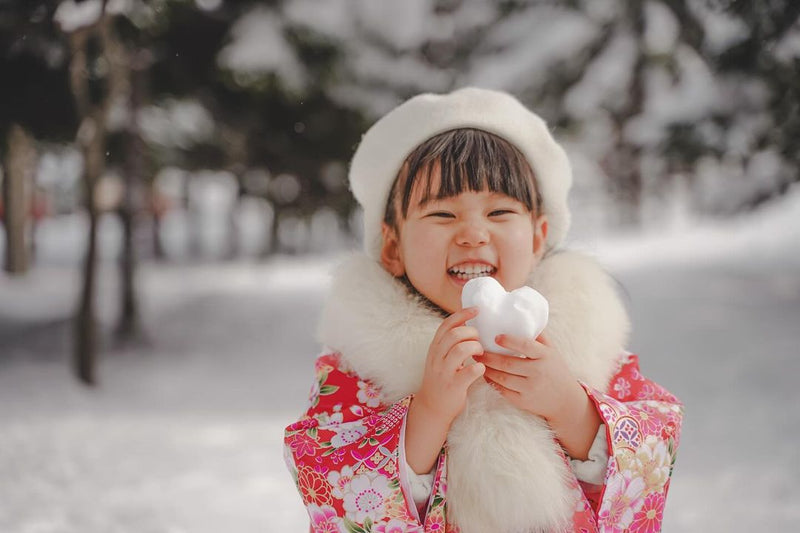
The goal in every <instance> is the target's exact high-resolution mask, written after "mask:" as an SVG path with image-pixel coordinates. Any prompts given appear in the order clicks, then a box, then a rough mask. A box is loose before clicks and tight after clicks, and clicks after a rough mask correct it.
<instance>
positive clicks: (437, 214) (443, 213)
mask: <svg viewBox="0 0 800 533" xmlns="http://www.w3.org/2000/svg"><path fill="white" fill-rule="evenodd" d="M425 216H426V217H436V218H456V216H455V215H454V214H453V213H448V212H447V211H434V212H433V213H428V214H427V215H425Z"/></svg>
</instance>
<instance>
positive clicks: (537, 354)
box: [494, 334, 544, 359]
mask: <svg viewBox="0 0 800 533" xmlns="http://www.w3.org/2000/svg"><path fill="white" fill-rule="evenodd" d="M494 341H495V342H496V343H497V344H498V345H499V346H502V347H503V348H506V349H508V350H511V351H512V352H515V353H519V354H522V355H524V356H525V357H528V358H530V359H540V358H541V357H542V356H543V355H544V353H543V352H542V348H541V347H542V345H541V344H540V343H539V342H537V341H536V339H528V338H525V337H519V336H517V335H506V334H503V335H498V336H497V337H495V339H494Z"/></svg>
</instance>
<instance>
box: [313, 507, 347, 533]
mask: <svg viewBox="0 0 800 533" xmlns="http://www.w3.org/2000/svg"><path fill="white" fill-rule="evenodd" d="M308 516H309V517H310V518H311V530H312V531H314V533H346V532H347V530H346V529H345V527H344V521H343V520H342V519H341V518H340V517H339V516H338V514H337V513H336V509H334V508H333V507H331V506H330V505H325V506H322V507H319V506H318V505H314V504H310V505H309V506H308Z"/></svg>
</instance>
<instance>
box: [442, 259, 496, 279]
mask: <svg viewBox="0 0 800 533" xmlns="http://www.w3.org/2000/svg"><path fill="white" fill-rule="evenodd" d="M495 272H497V269H496V268H495V267H493V266H492V265H487V264H485V263H475V264H463V265H456V266H454V267H450V268H448V269H447V273H448V274H450V275H451V276H453V277H454V278H456V279H458V280H461V281H469V280H471V279H475V278H482V277H485V276H491V275H493V274H494V273H495Z"/></svg>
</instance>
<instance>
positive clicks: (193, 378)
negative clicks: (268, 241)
mask: <svg viewBox="0 0 800 533" xmlns="http://www.w3.org/2000/svg"><path fill="white" fill-rule="evenodd" d="M798 220H800V191H798V189H797V188H795V190H793V191H792V192H791V193H790V194H789V195H788V196H787V197H785V198H783V199H781V200H779V201H778V202H776V203H774V204H773V205H771V206H768V207H767V208H765V209H763V210H761V211H760V212H757V213H755V214H751V215H748V216H742V217H740V218H738V219H736V220H734V221H732V222H729V223H727V224H721V223H712V222H702V223H696V224H693V225H687V226H685V227H684V229H683V230H682V231H678V230H673V231H670V232H666V233H664V234H661V235H649V236H647V235H646V236H641V235H639V236H627V237H619V238H615V239H613V240H604V241H591V242H590V241H586V240H584V241H583V242H581V241H580V240H576V241H575V244H576V245H578V246H580V247H582V248H584V249H586V250H588V251H589V252H591V253H593V254H595V255H597V256H598V258H599V259H600V260H601V261H602V262H604V263H605V264H606V265H608V266H609V268H610V269H611V270H612V272H613V273H614V275H615V276H616V277H617V279H618V280H619V281H620V283H621V286H622V288H623V290H624V294H625V297H626V299H627V302H628V305H629V308H630V310H631V314H632V319H633V324H634V334H633V338H632V341H631V347H632V349H633V350H634V351H637V352H638V353H640V354H641V356H642V365H643V370H644V372H645V373H646V374H648V375H649V376H651V377H653V378H654V379H656V380H657V381H659V382H661V383H662V384H664V385H665V386H666V387H667V388H669V389H670V390H672V391H673V392H675V393H676V394H677V395H678V396H679V397H680V398H681V399H682V400H683V401H684V402H685V404H686V421H685V426H684V431H683V440H682V446H681V449H680V450H679V456H678V462H677V465H676V469H675V474H674V479H673V485H672V490H671V492H670V497H669V502H668V504H667V509H666V515H665V516H666V518H665V527H664V531H665V532H667V533H671V532H694V531H707V532H715V531H720V532H721V531H726V532H746V531H747V532H749V531H754V530H768V531H788V530H791V529H792V528H793V526H794V524H796V523H797V521H798V520H800V507H798V506H797V504H796V501H797V500H798V498H800V490H798V488H797V483H796V478H797V477H798V474H800V472H798V471H797V466H796V465H797V459H798V456H797V443H798V441H800V429H799V428H800V414H798V411H797V409H795V408H794V406H796V405H798V400H800V398H799V397H798V393H797V390H796V387H795V383H794V381H795V378H796V376H797V375H798V373H800V362H798V358H797V355H798V348H797V346H798V340H800V334H799V333H798V332H797V323H798V317H800V236H799V235H798V229H797V227H798V226H797V221H798ZM336 261H337V259H336V258H335V257H332V256H326V257H322V258H319V257H318V258H286V257H278V258H274V259H273V260H270V261H267V262H264V263H248V262H238V263H218V264H205V265H176V264H166V265H157V264H146V265H143V267H142V270H141V273H140V280H141V284H142V306H143V319H144V322H145V326H146V330H147V334H148V339H149V344H148V345H147V346H146V347H144V348H136V349H133V348H129V347H125V346H116V345H114V343H113V342H112V341H111V340H110V338H109V337H108V336H107V337H106V338H105V339H104V343H103V345H104V346H103V352H102V359H101V366H100V380H101V384H100V386H99V387H97V388H96V389H94V390H88V389H85V388H83V387H81V386H79V385H77V384H76V383H75V382H74V380H73V379H72V377H71V375H70V373H69V357H68V353H69V342H70V324H69V322H68V316H69V313H70V312H71V309H72V306H73V305H74V301H75V297H76V294H77V290H78V282H79V276H78V274H77V272H76V270H75V267H74V266H71V265H69V264H62V263H51V264H48V265H42V266H40V267H37V269H35V270H34V271H33V272H32V273H31V274H29V275H28V276H27V277H24V278H22V279H9V278H6V277H0V346H2V355H0V423H2V427H3V430H2V432H0V472H1V473H2V474H1V475H0V531H2V532H4V533H6V532H7V533H73V532H74V533H109V532H112V533H113V532H136V533H140V532H142V533H148V532H153V533H156V532H163V533H179V532H187V533H206V532H209V533H210V532H218V531H234V532H242V533H249V532H260V531H304V530H306V529H307V522H306V520H305V516H304V510H303V508H302V506H301V505H300V501H299V497H298V496H297V494H296V492H295V489H294V487H293V485H292V482H291V479H290V477H289V475H288V473H287V472H286V469H285V467H284V465H283V460H282V453H281V438H282V430H283V427H284V425H286V424H287V423H289V422H290V421H291V420H292V419H293V418H294V417H296V416H297V415H298V414H299V413H300V411H302V409H303V404H304V400H305V397H306V392H307V390H308V388H309V386H310V377H311V374H310V372H311V365H312V361H313V358H314V356H315V354H316V351H317V349H318V347H317V345H316V343H315V341H314V339H313V330H314V326H315V323H316V320H317V317H318V313H319V309H320V305H321V304H322V301H323V298H324V293H325V288H326V286H327V284H328V274H327V273H328V271H329V270H330V268H331V267H332V266H333V265H334V264H335V263H336ZM101 280H102V283H101V287H102V291H101V297H100V298H99V300H100V301H99V308H100V310H101V317H102V323H103V325H104V331H108V330H110V328H111V326H112V323H113V320H112V319H113V316H114V301H115V298H114V295H115V294H116V293H115V290H116V288H117V280H116V276H115V272H114V269H113V264H112V263H111V262H105V263H104V264H103V269H102V275H101ZM787 406H788V407H787Z"/></svg>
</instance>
